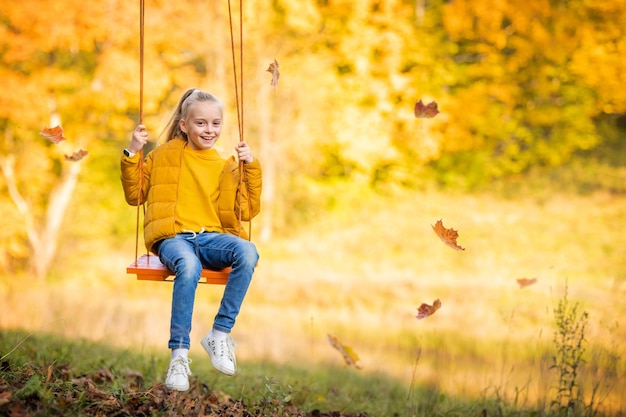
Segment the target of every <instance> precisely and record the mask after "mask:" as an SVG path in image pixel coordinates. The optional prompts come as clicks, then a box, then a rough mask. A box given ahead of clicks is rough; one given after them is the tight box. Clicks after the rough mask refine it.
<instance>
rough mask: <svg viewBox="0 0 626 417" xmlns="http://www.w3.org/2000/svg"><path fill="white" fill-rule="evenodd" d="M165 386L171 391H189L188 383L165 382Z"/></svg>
mask: <svg viewBox="0 0 626 417" xmlns="http://www.w3.org/2000/svg"><path fill="white" fill-rule="evenodd" d="M165 388H167V389H169V390H171V391H180V392H183V391H189V385H186V386H185V385H167V384H165Z"/></svg>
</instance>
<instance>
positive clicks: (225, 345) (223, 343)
mask: <svg viewBox="0 0 626 417" xmlns="http://www.w3.org/2000/svg"><path fill="white" fill-rule="evenodd" d="M217 343H219V344H220V346H219V350H220V356H224V352H226V356H227V357H228V359H229V360H230V361H231V362H232V363H233V364H234V365H235V367H237V360H236V359H235V354H234V351H233V349H234V348H235V347H237V343H235V339H233V338H232V337H230V336H228V337H226V338H224V339H220V340H219V341H218V342H217Z"/></svg>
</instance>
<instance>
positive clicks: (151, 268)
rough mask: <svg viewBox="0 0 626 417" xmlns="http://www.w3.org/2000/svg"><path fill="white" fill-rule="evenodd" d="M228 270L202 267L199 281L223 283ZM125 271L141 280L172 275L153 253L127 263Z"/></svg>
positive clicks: (157, 279) (158, 278)
mask: <svg viewBox="0 0 626 417" xmlns="http://www.w3.org/2000/svg"><path fill="white" fill-rule="evenodd" d="M230 270H231V268H226V269H222V270H221V271H214V270H212V269H203V270H202V278H201V279H200V281H199V282H200V283H205V284H221V285H225V284H226V282H227V281H228V274H229V273H230ZM126 272H127V273H129V274H136V275H137V279H138V280H143V281H168V278H169V277H171V276H173V275H174V273H173V272H172V271H170V270H169V269H167V268H166V267H165V265H163V264H162V263H161V261H160V260H159V257H158V256H155V255H143V256H142V257H140V258H138V259H137V262H133V263H131V264H130V265H128V267H127V268H126Z"/></svg>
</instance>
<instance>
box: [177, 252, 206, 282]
mask: <svg viewBox="0 0 626 417" xmlns="http://www.w3.org/2000/svg"><path fill="white" fill-rule="evenodd" d="M174 273H175V274H176V278H181V279H193V280H197V279H198V277H199V276H200V275H201V274H202V264H201V263H200V260H199V259H198V258H197V257H195V256H186V257H184V258H180V259H178V260H177V261H176V267H175V270H174Z"/></svg>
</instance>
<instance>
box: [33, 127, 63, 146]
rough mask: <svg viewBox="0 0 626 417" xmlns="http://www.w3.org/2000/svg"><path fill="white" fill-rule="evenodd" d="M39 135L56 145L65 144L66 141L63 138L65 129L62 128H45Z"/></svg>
mask: <svg viewBox="0 0 626 417" xmlns="http://www.w3.org/2000/svg"><path fill="white" fill-rule="evenodd" d="M39 134H40V135H41V136H43V137H44V138H46V139H48V140H50V141H52V142H54V143H56V144H59V143H60V142H63V141H64V140H65V138H64V137H63V129H62V128H61V126H55V127H44V129H43V130H42V131H41V132H39Z"/></svg>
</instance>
